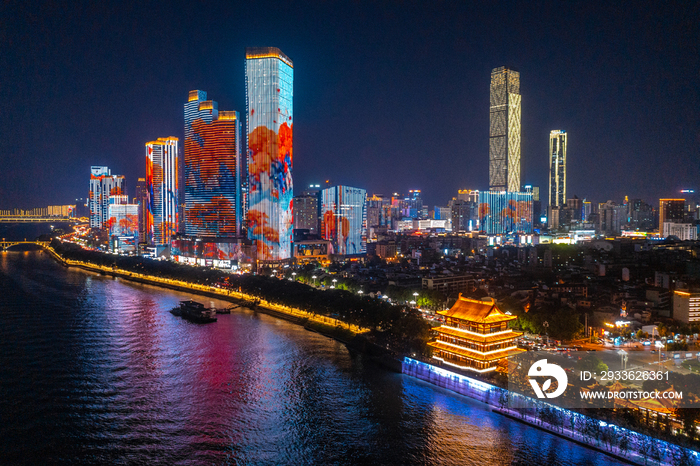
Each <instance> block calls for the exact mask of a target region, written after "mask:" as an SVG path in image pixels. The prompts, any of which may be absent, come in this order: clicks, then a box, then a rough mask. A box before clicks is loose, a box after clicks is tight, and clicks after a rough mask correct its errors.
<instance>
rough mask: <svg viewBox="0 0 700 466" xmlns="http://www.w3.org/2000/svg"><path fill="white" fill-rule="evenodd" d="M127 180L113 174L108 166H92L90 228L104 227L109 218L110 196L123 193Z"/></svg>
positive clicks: (89, 201)
mask: <svg viewBox="0 0 700 466" xmlns="http://www.w3.org/2000/svg"><path fill="white" fill-rule="evenodd" d="M125 191H126V181H125V179H124V177H123V176H121V175H112V172H111V170H110V169H109V168H107V167H99V166H92V167H90V195H89V197H88V203H89V207H90V228H102V227H103V226H106V223H107V220H108V219H109V211H108V208H109V196H111V195H116V194H123V193H124V192H125Z"/></svg>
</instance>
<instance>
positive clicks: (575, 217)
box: [566, 196, 583, 223]
mask: <svg viewBox="0 0 700 466" xmlns="http://www.w3.org/2000/svg"><path fill="white" fill-rule="evenodd" d="M566 209H567V210H568V211H569V213H568V216H569V219H570V221H571V222H576V223H581V221H582V218H583V201H582V200H581V199H579V198H578V196H574V197H573V199H567V200H566Z"/></svg>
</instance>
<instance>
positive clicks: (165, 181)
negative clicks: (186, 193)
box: [146, 136, 179, 246]
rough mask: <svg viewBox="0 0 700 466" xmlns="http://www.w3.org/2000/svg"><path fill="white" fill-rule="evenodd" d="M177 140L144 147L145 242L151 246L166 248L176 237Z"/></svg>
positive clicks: (159, 141)
mask: <svg viewBox="0 0 700 466" xmlns="http://www.w3.org/2000/svg"><path fill="white" fill-rule="evenodd" d="M178 141H179V140H178V138H176V137H173V136H170V137H167V138H158V139H157V140H155V141H151V142H147V143H146V191H147V193H146V195H147V197H148V200H147V207H148V213H147V214H146V236H147V239H146V241H147V242H148V243H149V244H150V245H152V246H167V245H169V244H170V240H171V239H172V237H173V235H175V234H176V233H177V227H178V221H179V211H178V210H179V204H178V190H179V186H178V180H179V173H178V169H179V160H178Z"/></svg>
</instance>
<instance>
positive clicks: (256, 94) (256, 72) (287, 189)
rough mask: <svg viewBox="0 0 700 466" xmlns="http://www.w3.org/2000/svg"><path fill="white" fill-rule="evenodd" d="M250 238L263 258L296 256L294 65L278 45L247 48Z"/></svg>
mask: <svg viewBox="0 0 700 466" xmlns="http://www.w3.org/2000/svg"><path fill="white" fill-rule="evenodd" d="M245 73H246V123H247V125H246V127H247V131H248V134H247V146H248V213H247V224H248V225H247V226H248V237H249V238H250V239H252V240H255V244H256V247H257V254H258V259H259V260H262V261H277V260H284V259H289V258H290V257H291V255H292V227H293V225H292V223H293V215H292V199H293V197H294V193H293V189H292V133H293V128H294V120H293V113H294V112H293V106H292V102H293V89H292V85H293V82H294V64H293V63H292V60H290V59H289V58H288V57H287V56H286V55H285V54H284V53H282V51H281V50H279V49H278V48H275V47H254V48H247V49H246V66H245Z"/></svg>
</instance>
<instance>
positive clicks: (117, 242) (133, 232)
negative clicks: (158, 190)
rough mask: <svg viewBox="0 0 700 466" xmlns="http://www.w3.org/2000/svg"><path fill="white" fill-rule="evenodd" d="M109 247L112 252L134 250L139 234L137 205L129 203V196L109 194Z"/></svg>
mask: <svg viewBox="0 0 700 466" xmlns="http://www.w3.org/2000/svg"><path fill="white" fill-rule="evenodd" d="M108 210H109V220H108V225H109V246H110V247H109V249H110V250H111V251H113V252H119V253H127V252H135V251H136V241H137V240H138V236H139V217H138V213H139V206H138V204H129V196H126V195H113V196H109V209H108Z"/></svg>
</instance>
